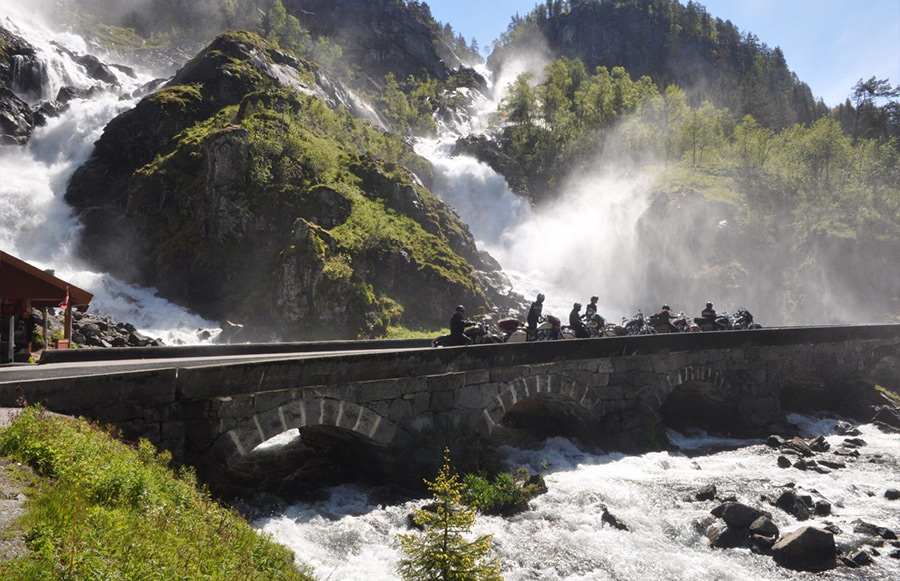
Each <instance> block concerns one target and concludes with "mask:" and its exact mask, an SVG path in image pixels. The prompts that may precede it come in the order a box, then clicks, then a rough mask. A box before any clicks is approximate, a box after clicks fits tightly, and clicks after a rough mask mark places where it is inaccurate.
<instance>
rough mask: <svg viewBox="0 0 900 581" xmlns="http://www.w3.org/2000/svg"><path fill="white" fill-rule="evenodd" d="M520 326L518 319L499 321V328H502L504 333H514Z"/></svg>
mask: <svg viewBox="0 0 900 581" xmlns="http://www.w3.org/2000/svg"><path fill="white" fill-rule="evenodd" d="M520 325H521V323H520V322H519V320H518V319H503V320H502V321H497V326H498V327H500V330H501V331H503V332H504V333H512V332H513V331H515V330H516V329H518V328H519V326H520Z"/></svg>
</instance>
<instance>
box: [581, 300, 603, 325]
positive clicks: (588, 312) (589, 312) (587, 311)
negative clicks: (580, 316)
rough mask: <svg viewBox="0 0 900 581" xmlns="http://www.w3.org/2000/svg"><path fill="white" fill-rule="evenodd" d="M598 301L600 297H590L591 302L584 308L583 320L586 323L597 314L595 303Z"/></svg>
mask: <svg viewBox="0 0 900 581" xmlns="http://www.w3.org/2000/svg"><path fill="white" fill-rule="evenodd" d="M599 300H600V297H598V296H593V297H591V302H589V303H588V306H586V307H585V308H584V318H585V319H587V320H588V321H590V320H591V317H593V316H594V315H596V314H597V301H599Z"/></svg>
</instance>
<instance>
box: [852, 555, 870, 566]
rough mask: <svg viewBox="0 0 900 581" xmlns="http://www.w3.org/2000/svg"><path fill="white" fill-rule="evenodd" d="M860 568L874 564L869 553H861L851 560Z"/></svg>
mask: <svg viewBox="0 0 900 581" xmlns="http://www.w3.org/2000/svg"><path fill="white" fill-rule="evenodd" d="M850 559H851V560H852V561H853V562H854V563H856V565H857V566H858V567H865V566H866V565H871V564H872V555H871V554H869V552H868V551H860V552H858V553H856V554H855V555H853V556H852V557H851V558H850Z"/></svg>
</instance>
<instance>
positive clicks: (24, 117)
mask: <svg viewBox="0 0 900 581" xmlns="http://www.w3.org/2000/svg"><path fill="white" fill-rule="evenodd" d="M33 130H34V113H32V111H31V107H29V106H28V103H26V102H25V101H23V100H22V99H20V98H18V97H17V96H16V95H15V93H13V92H12V91H10V90H9V89H7V88H6V87H0V144H2V145H25V144H26V143H28V139H29V138H30V137H31V132H32V131H33Z"/></svg>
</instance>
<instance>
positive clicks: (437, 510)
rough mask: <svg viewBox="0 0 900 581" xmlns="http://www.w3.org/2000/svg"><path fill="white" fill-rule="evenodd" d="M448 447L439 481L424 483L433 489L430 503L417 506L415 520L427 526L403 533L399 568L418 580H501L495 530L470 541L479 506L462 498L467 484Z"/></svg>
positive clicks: (406, 577)
mask: <svg viewBox="0 0 900 581" xmlns="http://www.w3.org/2000/svg"><path fill="white" fill-rule="evenodd" d="M448 456H449V450H444V465H443V466H442V467H441V469H440V471H439V472H438V475H437V478H436V479H435V480H434V482H429V481H428V480H426V481H425V483H426V484H427V485H428V490H430V491H431V493H432V495H433V500H434V501H433V502H432V503H431V505H429V507H428V509H426V508H419V509H416V510H415V512H414V515H413V520H414V521H415V523H416V524H417V525H419V526H421V527H423V532H413V533H409V534H403V535H398V537H399V539H400V546H401V548H402V549H403V553H404V554H405V555H406V557H405V558H403V559H401V561H400V563H399V565H398V567H397V572H398V573H399V574H400V577H401V578H402V579H407V580H414V581H502V580H503V576H502V575H501V574H500V562H499V561H498V560H497V558H496V557H492V556H491V554H490V553H491V541H492V540H493V537H492V535H483V536H481V537H478V538H476V539H475V540H474V541H467V540H466V538H465V537H464V534H466V533H468V532H469V531H470V530H471V528H472V526H473V525H474V524H475V511H476V509H475V507H474V506H466V505H464V504H463V503H462V495H463V492H464V491H465V485H464V484H463V483H462V482H460V480H459V475H458V474H453V473H451V470H450V459H449V457H448Z"/></svg>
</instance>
